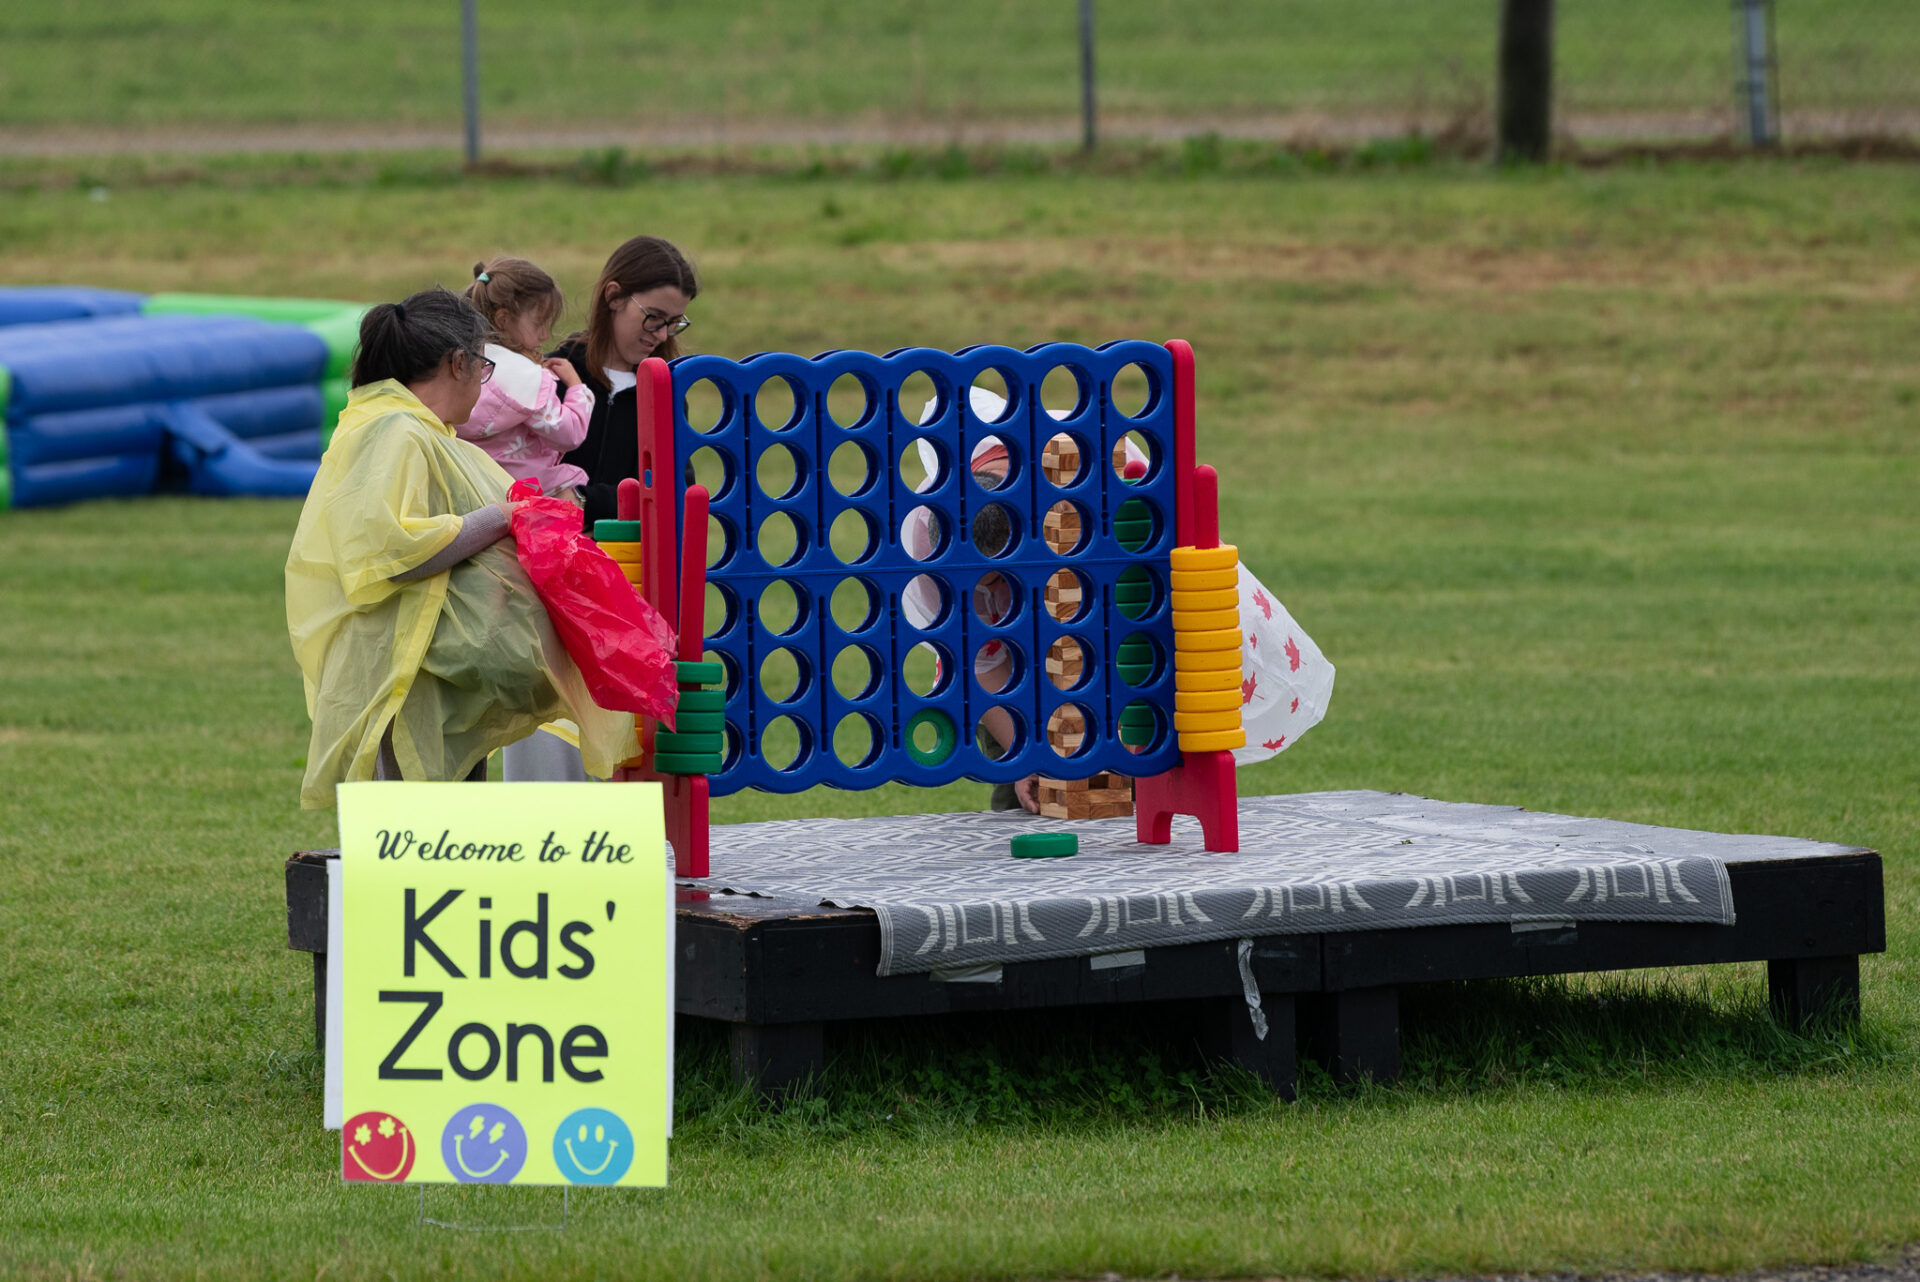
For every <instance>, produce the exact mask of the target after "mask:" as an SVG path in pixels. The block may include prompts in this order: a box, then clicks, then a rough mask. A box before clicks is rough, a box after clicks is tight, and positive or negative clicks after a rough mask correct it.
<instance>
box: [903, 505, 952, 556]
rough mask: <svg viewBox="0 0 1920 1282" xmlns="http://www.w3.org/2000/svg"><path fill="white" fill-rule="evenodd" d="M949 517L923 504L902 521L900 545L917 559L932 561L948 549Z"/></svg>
mask: <svg viewBox="0 0 1920 1282" xmlns="http://www.w3.org/2000/svg"><path fill="white" fill-rule="evenodd" d="M947 539H948V535H947V518H946V517H945V516H942V515H941V514H940V511H939V510H938V509H937V508H931V507H928V506H927V505H926V504H924V503H923V504H921V505H920V506H919V507H916V508H914V509H913V510H912V511H911V512H908V513H907V514H906V516H905V517H904V518H902V519H901V521H900V547H901V550H902V551H904V552H905V553H906V554H907V555H908V556H910V557H912V558H913V559H914V560H916V561H931V560H932V559H933V558H934V557H937V556H939V555H940V554H941V553H942V552H945V551H946V550H947Z"/></svg>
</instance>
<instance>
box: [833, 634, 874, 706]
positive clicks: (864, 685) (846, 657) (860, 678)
mask: <svg viewBox="0 0 1920 1282" xmlns="http://www.w3.org/2000/svg"><path fill="white" fill-rule="evenodd" d="M880 671H881V669H880V657H879V656H878V655H876V654H875V653H874V652H873V651H871V650H869V649H868V648H867V647H866V646H863V645H849V646H842V647H841V649H840V653H838V654H836V655H834V656H833V688H834V689H835V690H837V691H839V693H840V697H841V698H842V699H864V698H866V697H867V696H868V695H870V694H872V693H873V692H874V691H876V690H878V689H879V688H880Z"/></svg>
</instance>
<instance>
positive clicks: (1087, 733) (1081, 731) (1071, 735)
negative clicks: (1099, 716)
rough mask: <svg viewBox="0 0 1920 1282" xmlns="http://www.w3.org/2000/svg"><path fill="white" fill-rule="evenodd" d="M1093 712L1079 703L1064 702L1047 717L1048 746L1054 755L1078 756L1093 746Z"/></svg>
mask: <svg viewBox="0 0 1920 1282" xmlns="http://www.w3.org/2000/svg"><path fill="white" fill-rule="evenodd" d="M1093 733H1094V724H1093V714H1092V713H1091V712H1088V711H1087V710H1086V708H1084V707H1083V706H1081V705H1080V704H1077V703H1063V704H1061V705H1060V706H1059V707H1057V708H1055V709H1054V710H1053V713H1052V715H1051V716H1049V717H1048V718H1047V746H1048V747H1049V748H1052V749H1053V751H1054V755H1056V756H1061V757H1077V756H1079V755H1080V754H1081V753H1083V752H1087V751H1089V750H1091V749H1092V747H1093Z"/></svg>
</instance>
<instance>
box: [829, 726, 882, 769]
mask: <svg viewBox="0 0 1920 1282" xmlns="http://www.w3.org/2000/svg"><path fill="white" fill-rule="evenodd" d="M885 742H886V740H885V738H884V737H883V732H882V731H881V729H880V723H879V722H877V721H875V720H874V719H873V718H872V717H870V716H868V715H867V714H866V713H864V712H850V713H848V714H847V715H846V716H844V717H842V718H840V724H838V725H836V726H835V727H834V728H833V755H834V756H836V757H838V758H839V759H840V764H841V765H843V766H846V767H847V768H848V769H850V770H858V769H859V768H860V767H861V766H870V765H872V764H873V763H874V762H875V761H878V760H879V759H880V748H881V746H882V745H883V744H884V743H885Z"/></svg>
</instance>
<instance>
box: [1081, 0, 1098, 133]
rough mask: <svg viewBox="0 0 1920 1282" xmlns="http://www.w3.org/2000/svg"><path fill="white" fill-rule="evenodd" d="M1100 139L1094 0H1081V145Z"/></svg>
mask: <svg viewBox="0 0 1920 1282" xmlns="http://www.w3.org/2000/svg"><path fill="white" fill-rule="evenodd" d="M1096 141H1098V139H1097V136H1096V131H1095V128H1094V110H1093V0H1080V145H1081V146H1082V147H1084V148H1085V149H1086V150H1088V151H1092V150H1093V147H1094V143H1095V142H1096Z"/></svg>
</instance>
